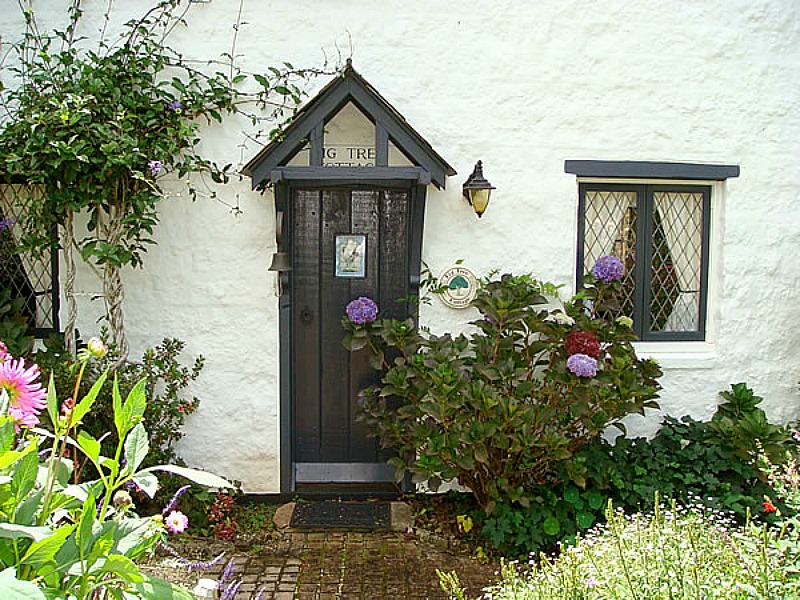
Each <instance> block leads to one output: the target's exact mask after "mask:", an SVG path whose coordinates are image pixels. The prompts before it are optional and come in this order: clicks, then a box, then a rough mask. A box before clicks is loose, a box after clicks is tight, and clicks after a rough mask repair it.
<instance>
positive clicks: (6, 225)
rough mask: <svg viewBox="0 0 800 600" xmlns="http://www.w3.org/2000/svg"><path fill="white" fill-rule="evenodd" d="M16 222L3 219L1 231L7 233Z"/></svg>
mask: <svg viewBox="0 0 800 600" xmlns="http://www.w3.org/2000/svg"><path fill="white" fill-rule="evenodd" d="M14 223H16V221H15V220H14V219H3V220H2V221H0V231H5V230H6V229H9V228H10V227H11V226H12V225H13V224H14Z"/></svg>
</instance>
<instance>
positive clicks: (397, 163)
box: [389, 140, 414, 167]
mask: <svg viewBox="0 0 800 600" xmlns="http://www.w3.org/2000/svg"><path fill="white" fill-rule="evenodd" d="M389 166H390V167H413V166H414V163H412V162H411V161H410V160H408V157H407V156H406V155H405V154H404V153H403V151H402V150H400V148H398V147H397V146H396V145H395V143H394V142H393V141H392V140H389Z"/></svg>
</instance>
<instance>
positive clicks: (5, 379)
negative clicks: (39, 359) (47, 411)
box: [0, 358, 47, 427]
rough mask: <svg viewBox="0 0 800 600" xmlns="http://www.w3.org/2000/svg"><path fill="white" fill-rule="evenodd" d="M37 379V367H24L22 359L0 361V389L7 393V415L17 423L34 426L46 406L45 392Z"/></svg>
mask: <svg viewBox="0 0 800 600" xmlns="http://www.w3.org/2000/svg"><path fill="white" fill-rule="evenodd" d="M37 379H39V367H37V366H36V365H32V366H30V367H28V368H27V369H26V368H25V361H24V360H23V359H21V358H20V359H17V360H14V359H12V358H9V359H8V360H5V361H3V362H0V389H2V390H4V391H5V392H6V393H7V394H8V415H9V416H10V417H11V418H12V419H14V421H16V422H17V424H19V425H24V426H25V427H35V426H36V425H37V424H38V423H39V418H38V416H37V415H38V414H39V413H40V412H41V411H42V410H43V409H44V408H45V406H47V400H46V397H47V393H46V392H45V390H44V388H42V385H41V384H40V383H39V382H38V381H37Z"/></svg>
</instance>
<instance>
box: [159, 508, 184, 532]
mask: <svg viewBox="0 0 800 600" xmlns="http://www.w3.org/2000/svg"><path fill="white" fill-rule="evenodd" d="M188 526H189V517H187V516H186V515H185V514H183V513H182V512H181V511H179V510H173V511H172V512H171V513H169V514H168V515H167V516H166V517H165V518H164V527H166V528H167V531H170V532H172V533H183V532H184V531H186V528H187V527H188Z"/></svg>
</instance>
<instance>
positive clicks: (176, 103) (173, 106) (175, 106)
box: [167, 100, 183, 112]
mask: <svg viewBox="0 0 800 600" xmlns="http://www.w3.org/2000/svg"><path fill="white" fill-rule="evenodd" d="M167 108H168V109H169V110H171V111H173V112H179V111H181V110H183V104H181V103H180V100H173V101H172V102H170V103H169V104H167Z"/></svg>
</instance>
